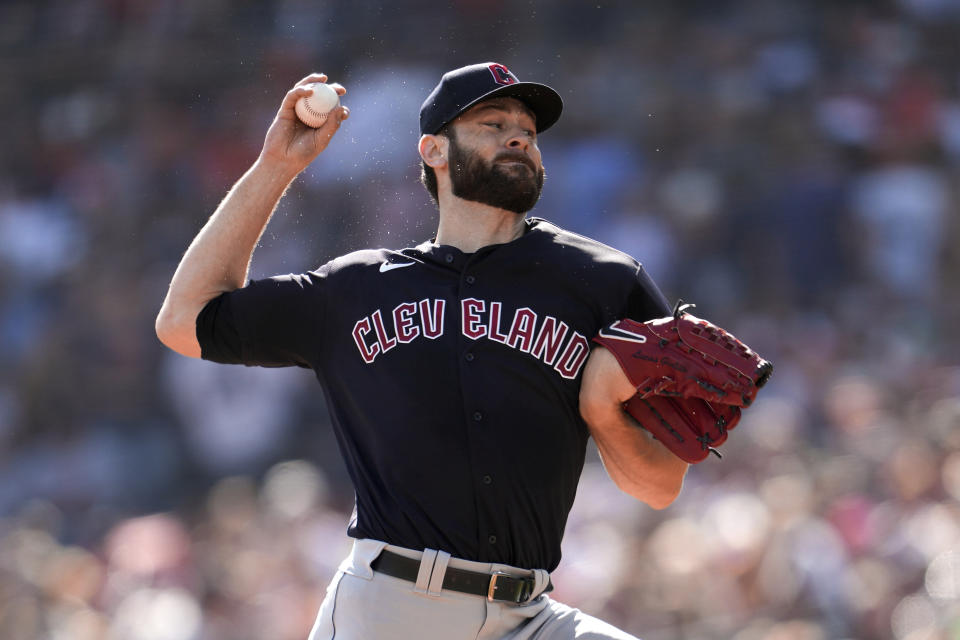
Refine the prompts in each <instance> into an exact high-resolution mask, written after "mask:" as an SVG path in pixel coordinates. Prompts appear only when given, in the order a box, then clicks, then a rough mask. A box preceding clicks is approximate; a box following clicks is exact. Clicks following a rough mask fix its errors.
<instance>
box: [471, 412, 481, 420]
mask: <svg viewBox="0 0 960 640" xmlns="http://www.w3.org/2000/svg"><path fill="white" fill-rule="evenodd" d="M473 420H474V422H480V421H481V420H483V414H482V413H480V412H479V411H474V412H473Z"/></svg>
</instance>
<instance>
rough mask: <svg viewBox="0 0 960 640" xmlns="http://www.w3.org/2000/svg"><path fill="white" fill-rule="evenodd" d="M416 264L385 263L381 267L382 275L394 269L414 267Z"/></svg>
mask: <svg viewBox="0 0 960 640" xmlns="http://www.w3.org/2000/svg"><path fill="white" fill-rule="evenodd" d="M415 264H417V263H416V262H384V263H383V264H381V265H380V273H386V272H387V271H391V270H392V269H402V268H403V267H412V266H413V265H415Z"/></svg>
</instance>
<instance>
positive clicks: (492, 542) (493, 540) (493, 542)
mask: <svg viewBox="0 0 960 640" xmlns="http://www.w3.org/2000/svg"><path fill="white" fill-rule="evenodd" d="M487 542H489V543H490V544H497V536H490V537H489V538H487Z"/></svg>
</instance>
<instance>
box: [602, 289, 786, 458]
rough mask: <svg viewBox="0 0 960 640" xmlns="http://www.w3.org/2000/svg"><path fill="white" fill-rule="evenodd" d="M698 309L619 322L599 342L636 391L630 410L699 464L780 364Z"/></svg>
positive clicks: (682, 308) (680, 453) (675, 450)
mask: <svg viewBox="0 0 960 640" xmlns="http://www.w3.org/2000/svg"><path fill="white" fill-rule="evenodd" d="M692 306H693V305H682V304H681V303H677V307H676V308H675V309H674V313H673V315H672V316H668V317H666V318H658V319H656V320H650V321H648V322H636V321H634V320H630V319H624V320H618V321H616V322H614V323H613V324H612V325H610V326H609V327H607V328H605V329H603V330H601V331H600V333H599V334H598V335H597V336H596V337H595V338H594V339H593V340H594V342H596V343H598V344H601V345H603V346H604V347H606V348H607V349H609V350H610V352H611V353H613V355H614V356H615V357H616V358H617V361H618V362H619V363H620V366H621V367H622V368H623V371H624V373H625V374H626V376H627V379H629V380H630V382H631V384H633V386H634V387H635V388H636V389H637V395H635V396H633V397H632V398H630V400H628V401H627V402H626V403H625V404H624V409H625V410H626V411H627V412H628V413H629V414H630V415H631V416H633V418H634V419H635V420H636V421H637V422H639V423H640V425H641V426H643V428H645V429H647V430H648V431H650V432H651V433H652V434H653V435H654V436H656V437H657V439H658V440H660V441H661V442H662V443H663V444H664V445H665V446H667V447H668V448H669V449H670V450H671V451H673V453H675V454H676V455H677V456H679V457H680V458H682V459H684V460H686V461H687V462H700V461H701V460H703V459H704V458H705V457H706V455H707V453H708V452H709V451H710V450H711V449H712V448H713V447H714V446H716V445H719V444H720V443H722V442H723V441H725V440H726V439H727V431H728V430H730V429H732V428H733V427H734V426H736V424H737V422H738V421H739V420H740V408H741V407H748V406H750V404H751V403H752V402H753V400H754V399H755V398H756V396H757V391H758V390H759V389H760V388H761V387H762V386H763V385H764V384H766V382H767V380H768V379H769V378H770V374H771V373H772V371H773V365H772V364H771V363H770V362H768V361H767V360H764V359H763V358H761V357H760V356H759V355H758V354H757V353H756V352H754V351H753V350H751V349H750V348H749V347H748V346H747V345H745V344H744V343H743V342H741V341H739V340H737V339H736V338H735V337H734V336H733V335H732V334H730V333H728V332H727V331H725V330H723V329H721V328H720V327H718V326H716V325H714V324H712V323H710V322H708V321H706V320H703V319H701V318H697V317H696V316H694V315H692V314H690V313H688V312H687V309H689V308H690V307H692ZM714 452H716V451H714ZM718 455H719V454H718Z"/></svg>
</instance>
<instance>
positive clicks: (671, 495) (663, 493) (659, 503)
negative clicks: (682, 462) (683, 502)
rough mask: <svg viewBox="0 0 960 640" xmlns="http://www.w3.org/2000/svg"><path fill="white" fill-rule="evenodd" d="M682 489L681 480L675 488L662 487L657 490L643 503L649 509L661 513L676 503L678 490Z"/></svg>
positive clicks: (678, 494)
mask: <svg viewBox="0 0 960 640" xmlns="http://www.w3.org/2000/svg"><path fill="white" fill-rule="evenodd" d="M682 488H683V480H681V481H680V482H679V483H678V484H677V485H676V486H675V487H663V488H660V489H658V491H656V492H655V493H654V494H652V495H650V496H649V497H647V499H645V500H644V502H646V503H647V505H648V506H649V507H650V508H651V509H656V510H657V511H662V510H663V509H666V508H667V507H669V506H670V505H672V504H673V503H674V501H676V499H677V498H678V497H679V496H680V490H681V489H682Z"/></svg>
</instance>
